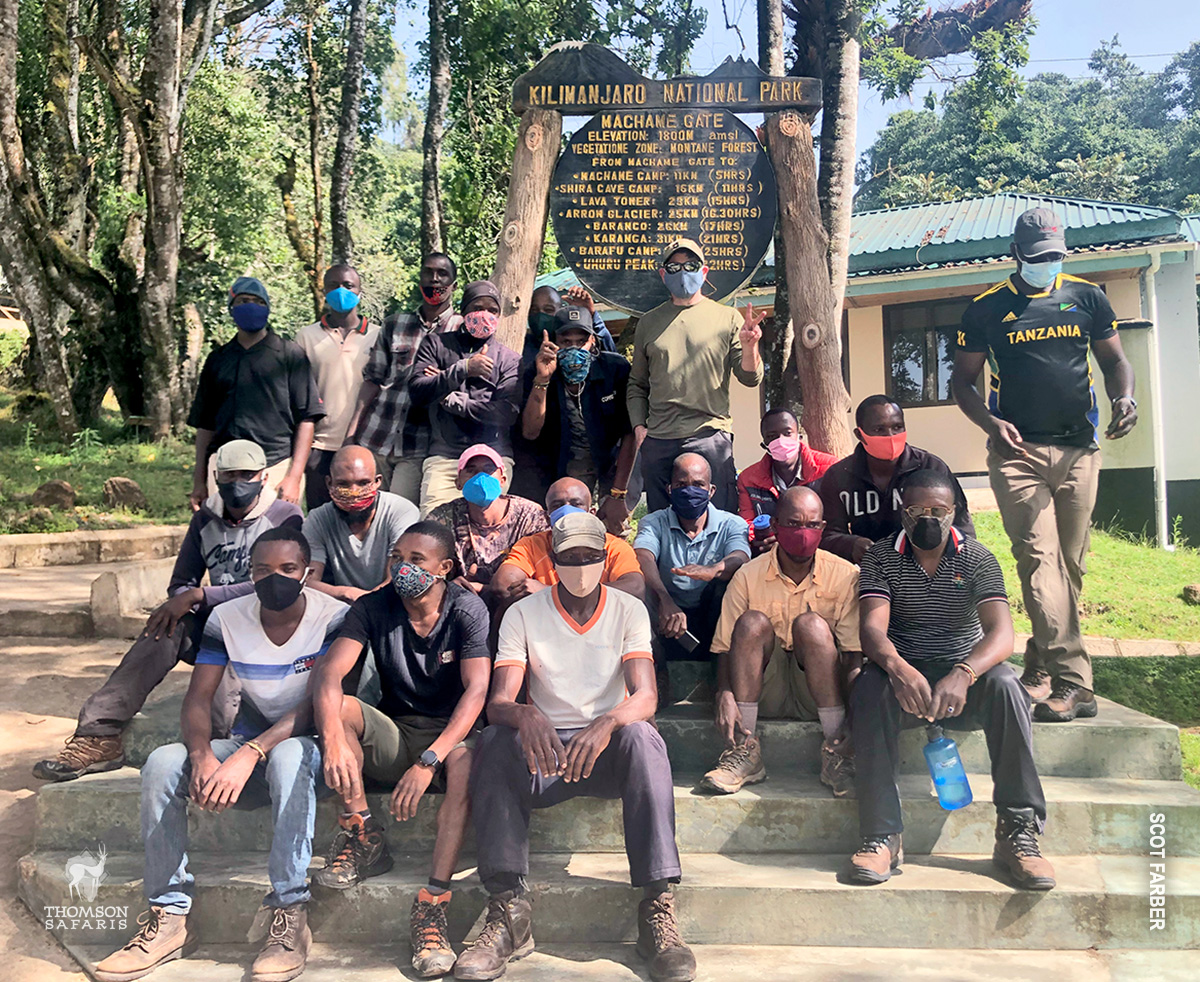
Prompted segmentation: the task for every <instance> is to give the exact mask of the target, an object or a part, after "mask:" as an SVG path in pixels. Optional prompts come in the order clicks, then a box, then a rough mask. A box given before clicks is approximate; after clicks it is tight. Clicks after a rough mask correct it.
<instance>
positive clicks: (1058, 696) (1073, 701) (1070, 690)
mask: <svg viewBox="0 0 1200 982" xmlns="http://www.w3.org/2000/svg"><path fill="white" fill-rule="evenodd" d="M1095 715H1096V696H1095V695H1094V694H1093V692H1092V690H1091V689H1085V688H1084V687H1083V686H1081V685H1076V684H1075V683H1074V682H1064V681H1063V680H1062V679H1059V680H1058V681H1057V682H1055V683H1054V691H1052V692H1051V693H1050V697H1049V698H1048V699H1047V700H1046V701H1045V702H1039V703H1038V704H1037V705H1036V706H1035V707H1034V709H1033V718H1034V719H1035V720H1037V721H1038V722H1039V723H1069V722H1070V721H1071V720H1073V719H1075V718H1076V717H1082V718H1084V719H1091V718H1092V717H1093V716H1095Z"/></svg>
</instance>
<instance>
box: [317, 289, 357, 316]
mask: <svg viewBox="0 0 1200 982" xmlns="http://www.w3.org/2000/svg"><path fill="white" fill-rule="evenodd" d="M325 302H326V303H327V304H329V309H330V310H333V311H336V312H337V313H339V314H344V313H346V312H347V311H348V310H353V309H354V308H355V307H357V306H358V294H357V293H355V292H354V291H353V290H347V289H346V288H345V287H344V286H339V287H338V288H337V289H336V290H330V291H329V292H328V293H327V294H325Z"/></svg>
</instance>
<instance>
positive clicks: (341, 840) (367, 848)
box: [313, 815, 393, 890]
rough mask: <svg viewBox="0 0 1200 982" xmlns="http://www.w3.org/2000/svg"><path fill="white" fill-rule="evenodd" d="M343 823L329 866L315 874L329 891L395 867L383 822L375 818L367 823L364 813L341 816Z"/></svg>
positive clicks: (330, 851)
mask: <svg viewBox="0 0 1200 982" xmlns="http://www.w3.org/2000/svg"><path fill="white" fill-rule="evenodd" d="M338 823H339V825H340V826H341V827H340V828H339V829H338V831H337V835H335V836H334V837H333V845H331V846H330V847H329V857H328V858H327V859H326V860H325V865H324V866H323V867H322V868H321V869H319V870H317V871H316V872H315V873H314V874H313V882H314V883H317V884H320V885H321V886H323V887H325V888H326V889H329V890H349V889H350V888H351V887H352V886H355V885H356V884H359V883H362V881H363V880H365V879H367V877H370V876H378V875H379V874H380V873H386V872H387V871H388V870H390V869H391V868H392V862H393V860H392V855H391V853H389V852H388V847H387V839H385V838H384V837H383V825H382V824H380V822H379V821H378V820H377V819H375V818H368V819H367V820H366V821H365V822H364V821H363V817H362V816H361V815H351V816H350V817H349V818H341V819H338Z"/></svg>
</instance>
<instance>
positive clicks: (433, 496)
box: [421, 457, 513, 519]
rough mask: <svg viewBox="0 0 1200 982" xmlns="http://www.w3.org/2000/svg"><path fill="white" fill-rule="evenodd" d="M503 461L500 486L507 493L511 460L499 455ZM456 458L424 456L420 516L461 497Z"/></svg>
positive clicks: (511, 465)
mask: <svg viewBox="0 0 1200 982" xmlns="http://www.w3.org/2000/svg"><path fill="white" fill-rule="evenodd" d="M500 459H501V460H503V461H504V480H503V481H501V482H500V488H501V490H502V492H503V493H504V494H508V485H509V482H510V481H511V480H512V472H513V460H512V458H511V457H501V458H500ZM457 481H458V458H457V457H426V458H425V463H424V464H423V465H422V470H421V518H422V519H425V518H428V517H429V513H430V512H432V511H433V510H434V509H435V508H436V507H437V506H438V505H444V504H445V503H446V502H447V501H453V500H454V499H455V498H461V497H462V492H461V491H459V490H458V486H457Z"/></svg>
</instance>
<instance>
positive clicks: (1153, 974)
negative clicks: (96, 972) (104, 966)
mask: <svg viewBox="0 0 1200 982" xmlns="http://www.w3.org/2000/svg"><path fill="white" fill-rule="evenodd" d="M67 950H68V951H70V953H71V955H72V956H73V957H75V958H76V959H77V960H78V961H79V963H80V964H81V965H83V966H84V967H85V968H87V969H89V970H90V969H91V968H93V967H94V966H95V964H96V962H98V961H99V960H100V959H102V958H104V957H105V956H107V955H108V954H109V953H110V951H111V948H110V947H109V946H105V945H95V944H89V945H69V946H68V949H67ZM258 950H259V949H258V946H257V945H245V944H243V945H232V944H231V945H202V946H201V947H200V948H199V949H198V950H197V951H196V952H195V953H194V954H193V955H192V956H191V957H189V958H185V959H181V960H179V961H175V962H170V963H169V964H167V965H164V966H163V967H162V968H159V969H156V970H155V972H154V980H155V982H244V979H245V977H246V970H247V969H248V968H249V966H250V963H251V962H253V961H254V957H255V956H256V955H257V954H258ZM692 951H693V952H694V953H695V955H696V967H697V975H696V982H730V980H731V979H739V978H760V979H768V980H770V982H847V980H848V979H853V982H894V980H895V979H897V978H903V979H905V980H907V982H946V980H947V979H952V980H953V982H995V980H997V979H1005V980H1008V982H1044V980H1045V979H1047V978H1052V979H1054V980H1055V982H1133V980H1135V979H1136V980H1143V982H1151V980H1153V982H1194V980H1195V977H1196V972H1195V958H1196V953H1195V952H1188V951H1135V950H1128V949H1125V950H1119V951H1115V950H1114V951H986V950H985V951H981V950H978V949H964V948H957V949H949V950H947V949H940V950H939V949H929V948H878V947H871V948H815V947H794V946H787V945H770V946H767V945H762V946H750V945H692ZM948 966H953V968H949V967H948ZM397 976H400V977H403V978H406V979H415V978H416V977H417V976H416V975H415V974H414V973H413V972H412V970H411V969H410V968H409V949H408V945H407V943H406V942H400V943H397V944H394V945H389V946H386V947H379V946H369V947H363V946H356V945H348V944H340V945H339V944H315V945H313V948H312V951H311V952H310V954H309V957H308V967H307V968H306V969H305V970H304V976H303V977H304V982H344V980H346V979H348V978H353V979H355V980H356V982H395V980H396V978H397ZM504 977H505V978H506V979H511V980H512V982H595V980H600V979H603V980H604V982H635V980H638V979H648V978H649V977H650V976H649V973H648V972H647V971H646V964H645V962H643V961H642V960H641V959H640V958H638V956H637V954H636V953H635V952H634V949H633V945H631V944H591V945H588V944H562V945H556V944H541V943H540V942H539V943H538V946H537V950H536V951H534V953H533V954H532V955H530V956H529V957H528V958H525V959H522V960H521V961H517V962H513V963H512V964H511V965H510V966H509V968H508V971H507V973H505V976H504Z"/></svg>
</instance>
